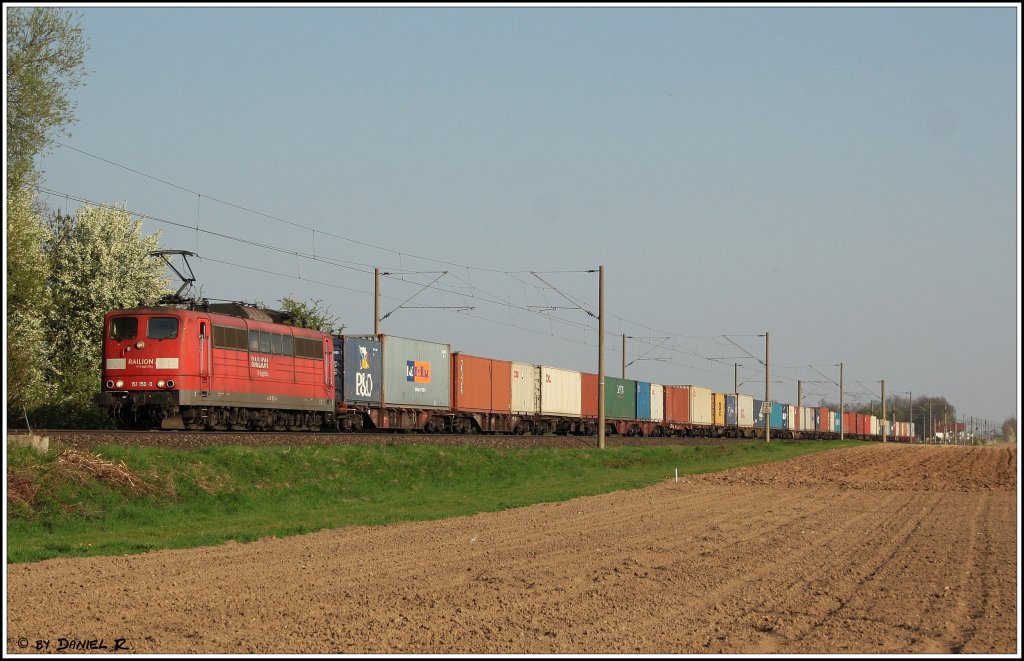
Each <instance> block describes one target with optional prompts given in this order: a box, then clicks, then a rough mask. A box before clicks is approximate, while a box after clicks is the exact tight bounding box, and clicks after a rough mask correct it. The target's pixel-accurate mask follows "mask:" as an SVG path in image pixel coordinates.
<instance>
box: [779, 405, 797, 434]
mask: <svg viewBox="0 0 1024 661" xmlns="http://www.w3.org/2000/svg"><path fill="white" fill-rule="evenodd" d="M785 407H786V411H788V413H789V415H787V416H784V417H785V418H786V419H785V420H783V421H782V423H783V428H784V429H796V424H797V423H796V421H797V417H796V407H795V406H793V405H792V404H785Z"/></svg>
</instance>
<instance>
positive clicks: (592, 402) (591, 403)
mask: <svg viewBox="0 0 1024 661" xmlns="http://www.w3.org/2000/svg"><path fill="white" fill-rule="evenodd" d="M580 409H581V411H580V414H581V415H582V417H584V418H596V417H597V375H596V374H588V373H586V372H582V373H581V374H580Z"/></svg>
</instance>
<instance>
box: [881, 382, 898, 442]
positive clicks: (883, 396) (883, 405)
mask: <svg viewBox="0 0 1024 661" xmlns="http://www.w3.org/2000/svg"><path fill="white" fill-rule="evenodd" d="M893 415H896V412H895V411H893ZM894 419H895V418H894ZM885 427H886V424H885V379H882V442H883V443H886V442H888V441H887V440H886V437H885Z"/></svg>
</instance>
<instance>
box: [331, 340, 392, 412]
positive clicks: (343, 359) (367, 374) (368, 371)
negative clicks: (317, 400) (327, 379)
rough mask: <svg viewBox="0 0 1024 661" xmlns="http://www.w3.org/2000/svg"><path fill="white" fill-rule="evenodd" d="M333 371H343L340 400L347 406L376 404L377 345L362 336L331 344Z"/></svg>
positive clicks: (379, 360)
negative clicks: (334, 369)
mask: <svg viewBox="0 0 1024 661" xmlns="http://www.w3.org/2000/svg"><path fill="white" fill-rule="evenodd" d="M339 351H340V353H341V354H342V355H341V356H339V355H338V353H339ZM334 360H335V367H336V368H338V367H340V368H341V369H342V371H343V374H342V375H341V378H338V379H336V383H337V384H341V385H342V388H343V391H342V399H344V400H345V401H346V402H349V403H365V404H380V387H381V384H382V383H383V381H382V380H381V365H382V360H383V356H382V354H381V347H380V341H379V340H376V339H373V338H370V337H364V336H356V335H353V336H346V337H344V338H343V339H342V338H337V337H336V338H335V340H334Z"/></svg>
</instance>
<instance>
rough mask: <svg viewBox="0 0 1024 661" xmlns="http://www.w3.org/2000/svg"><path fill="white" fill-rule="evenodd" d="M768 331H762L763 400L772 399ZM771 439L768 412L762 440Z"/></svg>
mask: <svg viewBox="0 0 1024 661" xmlns="http://www.w3.org/2000/svg"><path fill="white" fill-rule="evenodd" d="M768 349H769V344H768V331H765V332H764V401H766V402H770V401H772V384H771V361H770V360H769V358H768ZM771 439H772V414H771V411H769V412H768V415H767V417H766V418H765V419H764V442H765V443H770V442H771Z"/></svg>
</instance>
